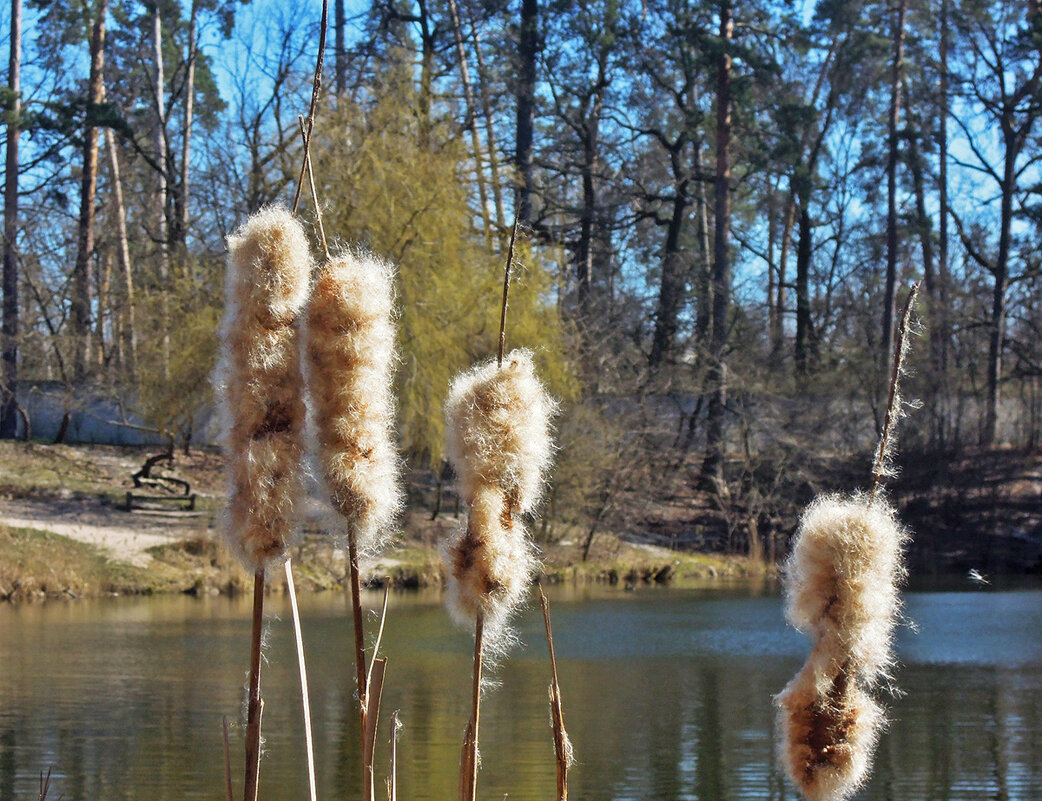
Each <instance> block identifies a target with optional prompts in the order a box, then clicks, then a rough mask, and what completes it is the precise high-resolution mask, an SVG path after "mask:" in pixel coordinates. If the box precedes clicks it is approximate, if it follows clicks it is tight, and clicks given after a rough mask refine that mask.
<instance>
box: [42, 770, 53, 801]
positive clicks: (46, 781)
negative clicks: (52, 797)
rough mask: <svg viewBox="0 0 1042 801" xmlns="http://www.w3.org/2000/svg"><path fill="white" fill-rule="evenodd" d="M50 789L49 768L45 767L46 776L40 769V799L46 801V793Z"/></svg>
mask: <svg viewBox="0 0 1042 801" xmlns="http://www.w3.org/2000/svg"><path fill="white" fill-rule="evenodd" d="M50 790H51V769H50V768H47V776H46V778H45V777H44V775H43V771H42V770H41V771H40V801H47V793H49V792H50Z"/></svg>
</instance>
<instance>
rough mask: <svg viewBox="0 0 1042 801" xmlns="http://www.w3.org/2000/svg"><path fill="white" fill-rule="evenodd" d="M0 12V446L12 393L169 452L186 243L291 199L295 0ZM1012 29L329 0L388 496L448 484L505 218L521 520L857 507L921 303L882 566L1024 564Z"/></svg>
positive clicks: (334, 90) (1034, 393)
mask: <svg viewBox="0 0 1042 801" xmlns="http://www.w3.org/2000/svg"><path fill="white" fill-rule="evenodd" d="M5 11H6V14H5V16H4V17H3V18H2V19H0V26H2V27H0V33H2V34H3V35H2V37H0V41H4V42H5V43H7V44H8V45H9V48H8V49H9V53H10V59H9V67H8V73H7V76H6V86H4V87H2V88H0V102H2V105H3V111H4V118H3V121H4V124H5V127H6V132H7V139H6V142H7V145H6V149H5V152H6V159H5V166H4V176H3V180H4V187H5V193H4V239H3V247H4V253H3V258H4V272H3V383H2V386H0V393H2V398H3V405H2V409H0V436H3V437H8V438H13V437H17V436H22V435H25V434H26V433H27V427H28V428H30V429H31V426H32V420H31V419H30V417H29V415H28V414H27V413H26V408H27V404H26V403H25V399H26V398H27V397H28V396H29V395H30V394H31V393H32V392H33V391H34V390H33V387H37V388H39V387H48V388H50V390H51V391H56V392H57V395H58V396H59V397H60V399H61V401H60V402H61V403H62V404H63V407H64V410H65V412H66V422H67V421H68V418H69V416H71V415H74V414H76V413H77V410H78V409H81V408H82V406H83V404H84V403H86V400H85V399H87V398H92V399H96V398H99V397H101V398H105V399H108V401H109V402H110V403H111V404H112V405H113V407H114V408H117V409H119V410H120V411H121V414H122V419H123V420H124V422H125V423H126V424H127V425H133V426H141V427H144V428H148V429H151V430H153V431H155V432H156V433H157V434H160V435H162V436H168V437H169V438H170V439H171V440H172V441H176V442H177V444H178V445H179V446H182V447H184V448H188V447H191V446H193V445H194V444H197V443H198V442H199V441H205V440H206V439H207V438H208V435H207V434H206V432H204V431H200V428H201V427H202V426H203V425H204V423H205V421H206V420H207V419H208V418H209V409H210V408H211V406H212V403H213V399H212V389H211V385H210V377H211V375H212V371H213V364H214V359H215V350H216V343H217V336H216V330H217V327H218V324H219V320H220V318H221V315H222V313H223V306H222V294H223V293H222V285H223V279H224V237H225V235H226V234H228V233H229V232H230V231H232V230H233V229H234V228H235V227H236V226H237V225H238V223H239V222H241V221H242V220H243V219H244V218H245V217H246V216H247V215H248V214H249V213H251V212H253V211H255V210H256V209H258V208H260V207H261V206H263V205H265V204H270V203H275V202H283V203H287V204H288V203H290V202H291V201H292V198H293V194H294V192H295V190H296V189H297V186H298V180H299V168H300V163H301V156H302V152H303V147H302V140H301V133H300V128H299V123H298V114H300V113H302V112H305V111H306V110H307V108H308V104H309V102H310V96H311V88H312V71H313V69H314V64H315V58H316V54H317V49H318V40H319V35H318V29H319V13H320V7H319V4H318V3H311V4H307V5H306V6H300V5H298V4H295V3H278V2H271V1H270V0H269V1H267V2H255V3H253V4H247V3H238V2H220V1H219V0H192V2H190V3H179V2H157V3H151V2H145V3H137V2H128V1H127V0H93V2H85V1H84V0H79V1H73V2H69V1H68V0H26V5H25V6H24V7H23V5H22V0H12V2H11V3H10V6H9V7H8V8H7V9H5ZM1040 12H1042V3H1040V2H1037V0H1030V2H1023V0H1021V1H1020V2H1009V1H1007V2H983V1H982V0H940V1H939V2H938V1H937V0H931V2H922V1H921V0H890V2H887V3H883V2H873V1H870V0H851V1H850V2H843V1H837V0H821V2H818V3H816V4H813V3H794V2H770V1H769V0H744V1H743V2H733V0H717V1H716V2H697V1H696V0H643V2H630V1H629V0H593V2H585V3H574V2H562V1H555V2H550V1H548V0H519V2H512V3H507V2H502V1H501V0H444V2H443V0H374V2H372V3H369V4H366V3H361V4H358V3H356V4H353V5H349V6H348V7H346V8H345V4H344V0H337V1H336V2H335V3H334V4H333V6H332V9H331V19H330V31H329V49H328V51H327V58H326V62H325V67H326V68H325V73H324V79H323V92H322V94H321V98H320V103H319V108H318V115H317V123H316V129H315V135H314V139H313V141H312V145H311V149H312V155H313V159H314V165H315V179H316V182H317V194H318V196H319V199H320V201H321V204H322V209H323V222H324V226H325V230H326V232H327V234H328V236H329V237H330V239H331V240H332V241H335V242H338V243H343V244H347V243H356V244H360V245H361V246H364V247H367V248H371V249H372V250H374V251H375V252H377V253H379V254H381V255H384V256H386V257H388V258H390V259H392V260H393V261H394V262H395V263H396V264H398V265H399V307H400V334H399V347H400V351H401V362H400V365H399V369H398V375H397V386H398V391H399V399H400V401H399V402H400V407H399V422H400V425H399V428H400V441H401V447H402V452H403V455H404V457H405V459H406V461H407V463H408V465H409V468H410V479H411V483H410V486H411V492H410V503H411V505H412V506H413V507H414V508H417V509H424V510H426V511H429V512H432V513H433V514H434V515H437V513H438V511H439V509H440V508H441V507H442V505H443V502H444V495H445V492H444V490H445V489H446V488H447V487H448V485H449V484H450V483H451V482H450V481H449V479H450V478H451V476H450V474H449V473H448V468H447V466H446V463H445V462H444V460H443V450H442V442H443V429H442V414H441V403H442V400H443V398H444V394H445V392H446V389H447V386H448V381H449V379H450V377H451V376H452V375H453V374H454V373H455V372H456V371H457V370H459V369H461V368H463V367H464V366H466V365H468V364H470V363H471V362H472V361H474V360H475V359H479V358H483V357H487V356H488V355H489V354H491V353H493V352H494V350H495V341H496V337H497V333H498V314H499V312H498V299H499V287H500V285H501V282H502V267H503V264H504V260H505V253H506V247H507V242H508V240H509V233H510V228H511V224H512V221H513V219H514V217H515V215H516V216H517V218H518V220H519V222H520V225H521V231H522V239H523V242H522V245H521V247H520V249H519V255H518V266H519V268H520V269H519V276H518V278H517V283H516V284H515V286H514V288H513V289H512V294H511V312H510V315H511V316H510V326H509V339H510V344H511V346H522V345H523V346H528V347H532V348H534V349H535V350H536V354H537V360H538V361H539V363H540V370H541V372H542V374H543V375H545V376H546V377H547V379H548V382H549V384H550V387H551V390H552V391H553V392H554V393H555V394H556V395H557V396H559V397H560V398H562V400H563V401H564V406H563V409H564V411H563V414H562V416H561V418H560V419H559V421H558V437H559V444H560V452H559V456H558V460H557V466H556V469H555V474H554V480H553V486H552V488H551V491H550V492H549V493H548V495H547V499H546V502H545V505H544V506H545V508H544V510H543V515H542V519H543V522H542V523H541V529H540V534H539V536H541V537H542V538H544V539H547V540H550V539H555V538H556V539H560V538H563V537H572V538H574V539H577V540H578V541H579V542H580V543H586V544H589V543H591V542H592V541H593V539H594V537H595V536H596V535H597V534H598V533H601V532H610V533H619V534H626V535H632V536H637V537H639V538H641V539H642V540H644V541H650V542H655V543H658V544H665V545H668V546H670V547H677V548H687V549H712V550H724V551H730V552H740V553H745V554H748V555H749V556H750V557H751V558H753V559H754V560H765V561H768V562H770V561H773V560H774V559H775V558H776V556H779V555H780V554H781V552H782V550H783V549H784V547H785V543H786V539H787V537H788V536H789V535H790V534H791V532H792V530H793V529H794V527H795V520H796V510H797V509H798V507H799V505H800V504H801V503H804V502H805V501H806V500H808V499H809V498H810V497H811V496H812V495H813V494H814V493H816V492H818V491H820V490H822V489H829V488H836V489H850V488H852V487H856V486H859V485H861V486H864V485H865V484H866V482H867V477H868V471H869V456H870V454H871V450H872V445H873V443H874V441H875V437H876V433H877V431H878V429H879V426H880V423H881V419H882V415H883V413H884V411H885V404H886V389H887V383H888V379H889V374H890V358H889V354H890V352H891V350H892V347H893V340H894V331H895V317H896V316H897V312H898V310H899V309H900V304H901V303H902V301H903V299H904V294H905V293H906V292H907V287H908V286H909V285H910V284H911V283H912V282H914V281H921V282H922V292H921V302H920V304H919V308H918V317H919V318H920V320H921V322H922V336H921V337H920V338H918V339H917V340H916V341H915V342H914V343H913V351H912V355H911V358H910V362H911V366H912V375H911V376H910V377H909V378H908V384H907V387H906V394H907V395H908V396H909V397H914V398H918V399H919V400H921V401H922V409H921V410H920V411H917V412H915V413H914V415H913V416H912V418H911V420H910V422H909V423H907V425H906V427H905V429H904V430H903V431H902V453H903V457H902V458H901V459H900V460H899V461H900V467H901V469H902V470H903V475H902V477H901V478H900V479H899V480H898V481H897V482H895V484H894V492H895V496H896V499H897V500H898V502H899V503H900V505H901V506H902V509H903V513H904V515H905V517H906V518H907V519H909V520H910V522H912V524H913V527H914V528H915V529H916V531H917V537H916V540H915V542H916V545H915V546H914V548H915V549H916V550H915V552H914V554H913V556H914V557H915V559H914V560H913V562H914V563H915V564H918V565H919V566H925V567H929V568H931V569H946V568H952V567H957V568H965V567H966V566H980V565H982V564H983V565H985V566H989V565H990V566H992V567H996V568H998V569H1010V568H1014V569H1024V568H1028V569H1031V568H1034V569H1042V514H1040V511H1039V495H1040V488H1042V457H1040V455H1039V448H1040V438H1042V302H1040V301H1042V250H1040V248H1039V247H1038V243H1039V238H1040V234H1042V230H1040V228H1042V163H1040V162H1042V149H1040V147H1039V145H1040V143H1042V119H1040V118H1042V13H1040ZM307 194H308V193H307V192H305V202H304V204H303V205H302V209H303V213H304V215H305V217H306V218H307V219H308V220H309V221H310V222H315V217H314V213H313V207H312V206H311V205H309V202H310V201H309V200H308V197H307ZM316 252H317V239H316ZM55 388H57V390H55ZM20 400H21V403H20V402H19V401H20ZM66 429H67V427H66V426H63V427H62V430H59V431H58V433H57V436H58V437H59V438H61V437H62V436H64V435H65V433H66ZM982 554H983V556H982ZM982 558H983V559H984V561H981V560H982ZM916 560H917V561H916ZM989 560H990V561H989ZM1035 560H1037V561H1035Z"/></svg>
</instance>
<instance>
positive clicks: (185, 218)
mask: <svg viewBox="0 0 1042 801" xmlns="http://www.w3.org/2000/svg"><path fill="white" fill-rule="evenodd" d="M198 15H199V3H198V0H192V16H191V21H190V22H189V25H188V71H187V74H186V75H185V109H184V122H183V128H184V131H183V138H182V139H181V187H180V191H178V192H177V195H176V201H177V209H176V211H177V213H176V214H175V215H174V216H175V225H176V231H175V232H174V236H173V237H172V239H173V241H174V242H175V243H176V244H177V246H178V251H179V254H178V255H179V256H180V258H182V259H184V260H186V261H187V256H188V253H187V251H188V224H189V222H190V220H191V214H190V213H189V202H190V197H191V193H190V192H189V180H190V176H191V171H190V170H189V164H190V162H191V160H192V159H191V156H192V119H193V114H194V108H195V60H196V54H197V50H198V42H196V21H197V19H196V18H197V17H198Z"/></svg>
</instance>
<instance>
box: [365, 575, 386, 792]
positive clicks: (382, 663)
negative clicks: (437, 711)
mask: <svg viewBox="0 0 1042 801" xmlns="http://www.w3.org/2000/svg"><path fill="white" fill-rule="evenodd" d="M390 586H391V582H390V580H389V579H388V580H387V581H385V582H384V601H383V608H382V609H381V610H380V627H379V629H378V630H377V632H376V643H375V644H374V645H373V659H372V661H371V662H370V663H369V672H368V673H367V674H366V677H365V698H366V710H365V721H364V723H363V724H362V775H363V778H364V781H365V792H366V793H367V794H368V795H367V796H366V797H367V798H368V799H374V798H376V775H375V769H374V763H375V761H376V759H375V757H376V729H377V726H379V724H380V701H381V699H382V697H383V690H384V675H385V672H386V670H387V660H386V659H382V658H381V657H380V643H381V642H383V637H384V624H385V623H386V622H387V597H388V592H389V590H390Z"/></svg>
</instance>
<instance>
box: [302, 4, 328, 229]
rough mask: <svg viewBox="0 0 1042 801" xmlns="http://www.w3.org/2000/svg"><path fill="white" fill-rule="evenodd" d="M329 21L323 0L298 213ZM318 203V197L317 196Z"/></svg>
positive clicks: (316, 203) (316, 202) (313, 127)
mask: <svg viewBox="0 0 1042 801" xmlns="http://www.w3.org/2000/svg"><path fill="white" fill-rule="evenodd" d="M328 22H329V0H322V19H321V21H320V22H319V30H318V59H317V61H316V62H315V76H314V79H313V80H312V84H311V105H310V107H309V108H308V126H307V133H306V134H305V136H304V161H303V162H302V163H301V165H300V176H299V177H298V178H297V191H296V194H295V195H294V196H293V213H294V214H296V213H297V207H298V206H299V205H300V192H301V189H302V188H303V186H304V170H305V169H307V165H308V151H309V150H310V148H311V134H312V133H313V132H314V130H315V111H316V109H317V108H318V95H319V91H320V90H321V89H322V63H323V61H324V60H325V56H326V27H327V25H328ZM315 205H318V198H315Z"/></svg>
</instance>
